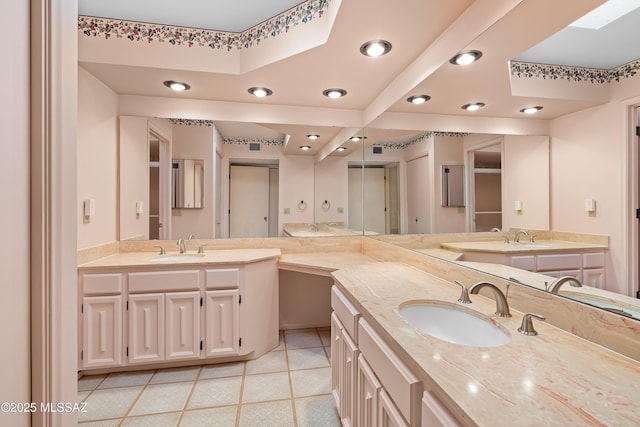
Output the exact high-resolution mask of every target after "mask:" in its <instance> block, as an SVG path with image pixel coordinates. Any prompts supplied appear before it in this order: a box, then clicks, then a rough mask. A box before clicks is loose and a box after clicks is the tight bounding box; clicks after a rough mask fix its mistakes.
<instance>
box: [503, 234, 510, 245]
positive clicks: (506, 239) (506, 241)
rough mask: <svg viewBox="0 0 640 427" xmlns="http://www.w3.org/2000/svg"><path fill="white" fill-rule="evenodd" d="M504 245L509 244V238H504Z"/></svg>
mask: <svg viewBox="0 0 640 427" xmlns="http://www.w3.org/2000/svg"><path fill="white" fill-rule="evenodd" d="M504 243H506V244H509V236H504Z"/></svg>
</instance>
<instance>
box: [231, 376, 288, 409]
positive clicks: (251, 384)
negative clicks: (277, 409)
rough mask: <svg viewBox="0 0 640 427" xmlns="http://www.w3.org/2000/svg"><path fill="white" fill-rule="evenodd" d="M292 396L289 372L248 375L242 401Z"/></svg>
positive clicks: (262, 400)
mask: <svg viewBox="0 0 640 427" xmlns="http://www.w3.org/2000/svg"><path fill="white" fill-rule="evenodd" d="M290 398H291V390H290V387H289V374H288V373H287V372H277V373H272V374H260V375H247V376H246V377H245V378H244V390H243V392H242V402H264V401H267V400H279V399H290Z"/></svg>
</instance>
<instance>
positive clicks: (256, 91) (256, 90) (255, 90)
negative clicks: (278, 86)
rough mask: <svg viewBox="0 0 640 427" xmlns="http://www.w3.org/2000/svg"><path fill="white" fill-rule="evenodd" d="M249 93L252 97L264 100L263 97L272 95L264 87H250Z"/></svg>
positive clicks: (269, 90)
mask: <svg viewBox="0 0 640 427" xmlns="http://www.w3.org/2000/svg"><path fill="white" fill-rule="evenodd" d="M249 93H250V94H251V95H253V96H257V97H258V98H264V97H265V96H269V95H272V94H273V91H272V90H271V89H267V88H266V87H252V88H249Z"/></svg>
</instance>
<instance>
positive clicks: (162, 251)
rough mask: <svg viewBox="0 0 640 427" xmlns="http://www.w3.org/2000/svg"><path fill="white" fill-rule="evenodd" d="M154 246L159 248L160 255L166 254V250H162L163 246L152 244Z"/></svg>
mask: <svg viewBox="0 0 640 427" xmlns="http://www.w3.org/2000/svg"><path fill="white" fill-rule="evenodd" d="M154 248H160V255H166V254H167V251H165V250H164V246H154Z"/></svg>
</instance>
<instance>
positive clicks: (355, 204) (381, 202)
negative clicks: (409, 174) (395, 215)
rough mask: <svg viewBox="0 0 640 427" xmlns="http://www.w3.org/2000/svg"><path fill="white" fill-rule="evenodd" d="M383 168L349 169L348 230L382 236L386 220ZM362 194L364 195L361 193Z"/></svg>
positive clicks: (385, 189)
mask: <svg viewBox="0 0 640 427" xmlns="http://www.w3.org/2000/svg"><path fill="white" fill-rule="evenodd" d="M385 171H386V169H385V168H384V167H383V166H379V165H375V166H368V165H365V167H364V168H362V167H350V168H349V176H348V180H349V228H350V229H352V230H364V233H365V234H384V233H385V232H386V230H385V228H386V224H387V223H388V222H389V221H388V219H387V214H386V212H385V209H386V202H387V200H386V195H387V194H388V188H387V187H386V185H385ZM363 192H364V193H363Z"/></svg>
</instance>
